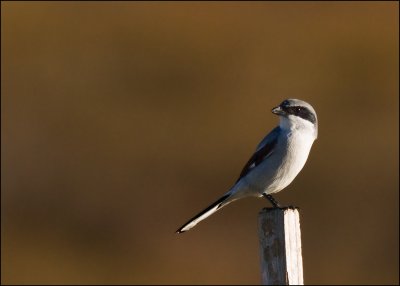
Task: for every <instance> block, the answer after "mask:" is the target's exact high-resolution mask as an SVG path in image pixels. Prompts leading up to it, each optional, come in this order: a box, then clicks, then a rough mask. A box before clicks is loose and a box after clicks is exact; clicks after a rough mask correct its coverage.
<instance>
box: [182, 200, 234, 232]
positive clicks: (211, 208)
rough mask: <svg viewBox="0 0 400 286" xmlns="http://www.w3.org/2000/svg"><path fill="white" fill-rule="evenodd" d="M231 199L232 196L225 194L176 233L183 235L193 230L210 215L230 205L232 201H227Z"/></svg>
mask: <svg viewBox="0 0 400 286" xmlns="http://www.w3.org/2000/svg"><path fill="white" fill-rule="evenodd" d="M229 197H230V194H229V193H227V194H225V195H224V196H223V197H222V198H220V199H219V200H217V201H216V202H215V203H213V204H212V205H211V206H209V207H208V208H206V209H205V210H203V211H202V212H200V213H199V214H197V215H196V216H194V217H193V218H191V219H190V220H189V221H188V222H187V223H185V224H184V225H183V226H181V227H180V228H179V229H178V230H177V231H176V232H177V233H182V232H185V231H188V230H189V229H191V228H193V227H194V226H195V225H196V224H198V223H199V222H201V221H202V220H203V219H206V218H208V217H209V216H210V215H212V214H213V213H215V212H216V211H218V210H219V209H221V208H222V207H224V206H226V205H227V204H228V203H230V202H231V200H229V201H228V200H227V199H228V198H229Z"/></svg>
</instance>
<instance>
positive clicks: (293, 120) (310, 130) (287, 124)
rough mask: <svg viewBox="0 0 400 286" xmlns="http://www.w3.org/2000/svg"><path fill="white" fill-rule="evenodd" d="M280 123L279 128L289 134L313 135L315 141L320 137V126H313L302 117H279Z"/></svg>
mask: <svg viewBox="0 0 400 286" xmlns="http://www.w3.org/2000/svg"><path fill="white" fill-rule="evenodd" d="M279 119H280V122H279V126H280V128H282V129H283V130H285V131H288V132H301V133H302V134H304V135H311V136H313V137H314V140H315V139H317V136H318V126H317V124H315V125H314V124H313V123H311V122H310V121H308V120H305V119H303V118H301V117H298V116H294V115H289V116H288V117H286V116H279Z"/></svg>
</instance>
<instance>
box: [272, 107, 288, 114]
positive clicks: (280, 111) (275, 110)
mask: <svg viewBox="0 0 400 286" xmlns="http://www.w3.org/2000/svg"><path fill="white" fill-rule="evenodd" d="M271 111H272V113H273V114H276V115H284V114H285V111H283V110H282V108H281V107H280V106H277V107H274V108H272V110H271Z"/></svg>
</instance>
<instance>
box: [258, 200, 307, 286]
mask: <svg viewBox="0 0 400 286" xmlns="http://www.w3.org/2000/svg"><path fill="white" fill-rule="evenodd" d="M258 222H259V229H258V230H259V238H260V256H261V282H262V284H263V285H303V284H304V281H303V258H302V256H301V234H300V220H299V212H298V210H297V209H296V208H282V209H280V208H264V209H262V210H261V212H260V213H259V216H258Z"/></svg>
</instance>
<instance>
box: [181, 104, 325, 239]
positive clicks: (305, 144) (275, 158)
mask: <svg viewBox="0 0 400 286" xmlns="http://www.w3.org/2000/svg"><path fill="white" fill-rule="evenodd" d="M272 113H274V114H276V115H278V116H279V119H280V122H279V126H277V127H276V128H275V129H273V130H272V131H271V132H270V133H269V134H268V135H267V136H266V137H265V138H264V139H263V140H262V141H261V142H260V143H259V144H258V146H257V148H256V151H255V153H254V154H253V156H251V158H250V159H249V161H248V162H247V164H246V165H245V166H244V168H243V170H242V172H241V173H240V176H239V178H238V179H237V181H236V182H235V184H234V185H233V187H232V188H231V189H230V190H229V192H227V193H226V194H225V195H223V196H222V197H221V198H220V199H219V200H217V201H216V202H215V203H213V204H212V205H210V206H209V207H208V208H206V209H205V210H203V211H202V212H200V213H199V214H198V215H196V216H195V217H193V218H192V219H191V220H189V221H188V222H187V223H185V224H184V225H183V226H182V227H181V228H179V229H178V230H177V233H182V232H185V231H188V230H189V229H191V228H193V227H194V226H195V225H196V224H198V223H199V222H200V221H202V220H204V219H206V218H207V217H209V216H210V215H212V214H213V213H215V212H216V211H218V210H219V209H221V208H222V207H224V206H226V205H227V204H229V203H231V202H233V201H235V200H237V199H241V198H245V197H250V196H255V197H263V196H264V197H265V198H267V199H268V200H269V201H270V202H271V203H272V205H273V206H274V207H275V208H279V207H281V206H280V205H279V204H278V202H277V201H276V200H275V199H274V198H273V197H272V195H271V194H274V193H277V192H279V191H281V190H282V189H284V188H286V187H287V186H288V185H289V184H290V183H291V182H292V181H293V179H294V178H295V177H296V176H297V174H298V173H299V172H300V171H301V169H302V168H303V166H304V164H305V163H306V161H307V157H308V154H309V153H310V149H311V146H312V144H313V142H314V140H315V139H317V135H318V121H317V113H316V112H315V110H314V108H313V107H312V106H311V105H310V104H308V103H307V102H305V101H302V100H298V99H287V100H284V101H283V102H282V103H281V104H280V105H279V106H277V107H275V108H273V109H272Z"/></svg>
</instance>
